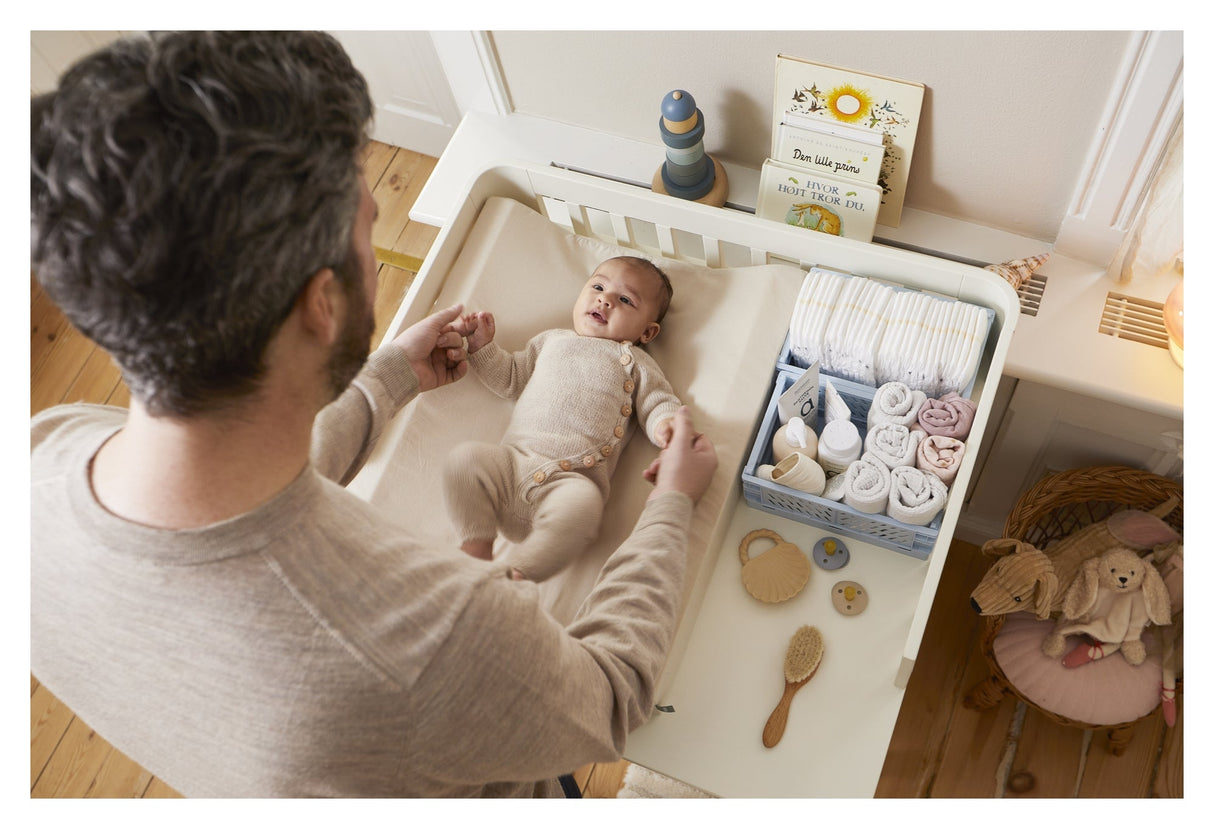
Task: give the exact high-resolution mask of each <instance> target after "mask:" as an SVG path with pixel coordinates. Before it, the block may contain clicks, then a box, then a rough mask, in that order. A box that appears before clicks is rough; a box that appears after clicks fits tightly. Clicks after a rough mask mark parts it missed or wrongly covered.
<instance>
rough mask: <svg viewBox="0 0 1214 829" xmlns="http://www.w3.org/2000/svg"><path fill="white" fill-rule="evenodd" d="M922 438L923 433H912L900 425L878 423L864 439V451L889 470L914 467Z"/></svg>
mask: <svg viewBox="0 0 1214 829" xmlns="http://www.w3.org/2000/svg"><path fill="white" fill-rule="evenodd" d="M922 438H923V432H918V431H915V432H912V431H911V430H910V429H908V428H907V427H905V426H903V425H901V424H898V423H879V424H877V425H876V426H873V427H870V428H869V430H868V434H867V435H866V436H865V438H864V451H865V452H869V453H871V454H873V455H874V456H875V457H876V458H877V459H878V460H879V461H881V463H883V464H885V465H886V466H888V467H889V468H890V469H894V468H895V467H898V466H914V465H915V457H916V452H917V450H918V448H919V441H920V440H921V439H922Z"/></svg>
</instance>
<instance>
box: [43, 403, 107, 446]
mask: <svg viewBox="0 0 1214 829" xmlns="http://www.w3.org/2000/svg"><path fill="white" fill-rule="evenodd" d="M126 417H127V410H126V409H119V408H117V407H114V406H99V405H96V404H92V403H72V404H69V405H64V406H54V407H52V408H50V409H44V410H43V411H41V412H39V413H38V414H36V415H34V416H33V417H32V418H30V452H31V453H35V452H37V451H39V450H42V451H47V450H51V449H54V448H56V447H63V446H75V445H76V444H77V443H78V441H81V440H87V439H91V437H92V436H93V435H97V434H99V433H101V432H110V431H113V430H115V429H118V428H120V427H121V426H122V424H123V423H125V422H126Z"/></svg>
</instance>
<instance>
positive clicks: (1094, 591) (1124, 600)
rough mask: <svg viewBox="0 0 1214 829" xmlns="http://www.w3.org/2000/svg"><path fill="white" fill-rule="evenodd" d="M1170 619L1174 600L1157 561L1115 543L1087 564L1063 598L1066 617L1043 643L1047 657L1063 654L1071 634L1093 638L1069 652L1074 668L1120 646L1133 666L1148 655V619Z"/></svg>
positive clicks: (1066, 662) (1067, 662)
mask: <svg viewBox="0 0 1214 829" xmlns="http://www.w3.org/2000/svg"><path fill="white" fill-rule="evenodd" d="M1150 622H1154V623H1155V624H1157V625H1168V624H1171V623H1172V602H1171V598H1170V597H1169V595H1168V589H1167V587H1166V586H1164V583H1163V577H1162V576H1160V575H1159V571H1158V570H1156V569H1155V565H1153V564H1151V562H1150V561H1148V560H1147V559H1144V558H1139V557H1138V555H1137V554H1136V553H1135V552H1134V551H1133V550H1130V549H1127V548H1125V547H1115V548H1113V549H1111V550H1109V551H1108V552H1106V553H1104V554H1103V555H1101V556H1098V557H1096V558H1092V559H1089V560H1088V561H1086V562H1084V564H1083V567H1082V568H1081V569H1080V573H1079V576H1078V577H1077V578H1076V579H1075V580H1074V582H1072V584H1071V586H1070V588H1069V589H1068V590H1067V591H1066V596H1065V598H1064V599H1063V605H1062V616H1061V617H1060V618H1059V619H1058V623H1057V624H1056V625H1055V626H1054V630H1053V632H1052V633H1050V634H1049V635H1048V636H1046V637H1045V639H1044V640H1043V641H1042V643H1041V650H1042V652H1043V653H1044V654H1045V655H1046V656H1050V657H1058V656H1062V652H1063V650H1065V648H1066V642H1065V639H1066V637H1067V636H1068V635H1070V634H1076V633H1078V634H1084V635H1086V636H1088V637H1090V638H1091V639H1092V640H1094V641H1093V642H1092V643H1091V644H1086V643H1085V644H1082V645H1080V646H1079V647H1077V648H1076V649H1075V650H1073V651H1071V652H1070V653H1069V654H1067V656H1066V658H1065V659H1064V660H1063V664H1064V665H1066V666H1067V667H1076V666H1078V665H1082V664H1084V663H1086V662H1091V661H1092V660H1095V659H1101V658H1103V657H1105V656H1108V655H1109V654H1111V653H1115V652H1116V651H1117V650H1118V649H1120V650H1121V652H1122V655H1124V656H1125V660H1126V662H1129V663H1130V664H1131V665H1141V664H1142V663H1143V661H1144V660H1145V659H1146V646H1145V645H1143V643H1142V638H1141V637H1142V630H1143V628H1145V627H1146V626H1147V624H1148V623H1150Z"/></svg>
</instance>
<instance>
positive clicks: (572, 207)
mask: <svg viewBox="0 0 1214 829" xmlns="http://www.w3.org/2000/svg"><path fill="white" fill-rule="evenodd" d="M565 206H566V207H567V208H569V221H570V223H571V224H572V225H573V232H574V233H576V234H577V235H578V236H593V235H594V233H593V232H592V231H591V228H590V214H589V213H587V212H586V206H585V205H583V204H573V203H572V202H566V203H565Z"/></svg>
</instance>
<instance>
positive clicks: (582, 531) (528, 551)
mask: <svg viewBox="0 0 1214 829" xmlns="http://www.w3.org/2000/svg"><path fill="white" fill-rule="evenodd" d="M602 519H603V494H602V492H600V491H599V488H598V486H597V485H595V484H594V483H593V482H592V481H591V480H590V479H589V478H585V477H583V476H581V475H569V476H562V477H559V478H556V479H555V480H551V481H549V482H548V483H546V484H543V485H542V486H540V488H539V489H538V490H537V492H536V494H535V516H534V519H533V522H532V529H531V534H530V535H528V536H527V538H526V539H525V540H524V541H522V542H521V543H519V544H518V545H517V546H516V547H515V548H514V550H513V551H512V552H511V555H510V565H511V566H512V567H513V568H514V571H515V575H516V577H519V576H521V577H522V578H524V579H529V580H530V581H536V582H539V581H544V580H545V579H548V578H550V577H552V576H554V575H555V574H556V573H557V572H558V571H559V570H560V569H561V568H562V567H564V566H565V565H566V564H568V563H569V561H570V559H572V558H574V557H576V556H579V555H581V554H582V552H584V551H585V549H586V548H587V547H588V546H589V545H590V542H592V541H594V539H595V538H596V537H597V536H598V534H599V524H600V522H601V521H602Z"/></svg>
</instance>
